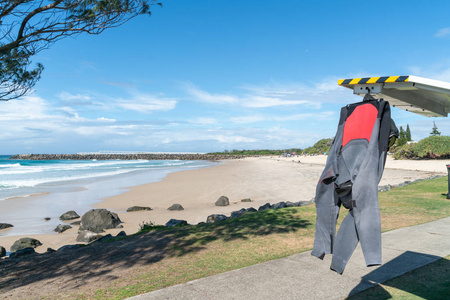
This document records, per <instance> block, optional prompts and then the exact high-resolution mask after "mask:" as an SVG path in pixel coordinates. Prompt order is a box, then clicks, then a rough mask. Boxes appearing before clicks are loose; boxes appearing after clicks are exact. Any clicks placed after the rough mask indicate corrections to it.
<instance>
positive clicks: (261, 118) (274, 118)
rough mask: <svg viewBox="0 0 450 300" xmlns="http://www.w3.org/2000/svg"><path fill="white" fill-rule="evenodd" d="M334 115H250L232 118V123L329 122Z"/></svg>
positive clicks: (331, 113) (326, 112)
mask: <svg viewBox="0 0 450 300" xmlns="http://www.w3.org/2000/svg"><path fill="white" fill-rule="evenodd" d="M334 115H336V113H335V112H332V111H324V112H320V114H318V113H300V114H293V115H250V116H240V117H232V118H230V121H231V122H233V123H235V124H250V123H257V122H293V121H302V120H307V119H314V120H327V119H329V118H330V117H332V116H334Z"/></svg>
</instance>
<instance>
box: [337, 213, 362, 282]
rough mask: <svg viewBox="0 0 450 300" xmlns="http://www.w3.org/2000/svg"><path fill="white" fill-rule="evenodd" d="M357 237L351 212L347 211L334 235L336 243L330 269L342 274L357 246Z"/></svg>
mask: <svg viewBox="0 0 450 300" xmlns="http://www.w3.org/2000/svg"><path fill="white" fill-rule="evenodd" d="M358 241H359V236H358V232H357V231H356V225H355V218H354V216H353V210H352V209H351V210H349V212H348V215H347V216H346V217H345V219H344V221H342V224H341V227H339V231H338V233H337V235H336V242H335V243H334V247H333V258H332V260H331V269H332V270H334V271H336V272H338V273H339V274H342V273H343V272H344V269H345V266H346V265H347V262H348V261H349V259H350V257H351V256H352V254H353V251H354V250H355V248H356V245H358Z"/></svg>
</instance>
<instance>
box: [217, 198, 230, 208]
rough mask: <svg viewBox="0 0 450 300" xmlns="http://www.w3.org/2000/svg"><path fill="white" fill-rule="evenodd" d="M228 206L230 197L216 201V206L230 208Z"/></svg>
mask: <svg viewBox="0 0 450 300" xmlns="http://www.w3.org/2000/svg"><path fill="white" fill-rule="evenodd" d="M228 205H230V200H229V199H228V197H225V196H221V197H220V198H219V199H217V201H216V206H228Z"/></svg>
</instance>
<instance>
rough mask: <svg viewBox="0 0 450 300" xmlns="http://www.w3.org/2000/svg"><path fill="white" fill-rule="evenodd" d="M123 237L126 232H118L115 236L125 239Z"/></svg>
mask: <svg viewBox="0 0 450 300" xmlns="http://www.w3.org/2000/svg"><path fill="white" fill-rule="evenodd" d="M125 236H127V234H126V232H125V231H123V230H122V231H121V232H119V233H118V234H117V235H116V238H118V237H125Z"/></svg>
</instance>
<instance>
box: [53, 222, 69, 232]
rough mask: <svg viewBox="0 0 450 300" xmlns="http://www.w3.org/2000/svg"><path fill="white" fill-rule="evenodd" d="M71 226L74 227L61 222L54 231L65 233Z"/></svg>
mask: <svg viewBox="0 0 450 300" xmlns="http://www.w3.org/2000/svg"><path fill="white" fill-rule="evenodd" d="M70 228H72V226H70V225H63V224H59V225H58V226H56V228H55V229H53V231H54V232H57V233H63V232H64V231H66V230H68V229H70Z"/></svg>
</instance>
